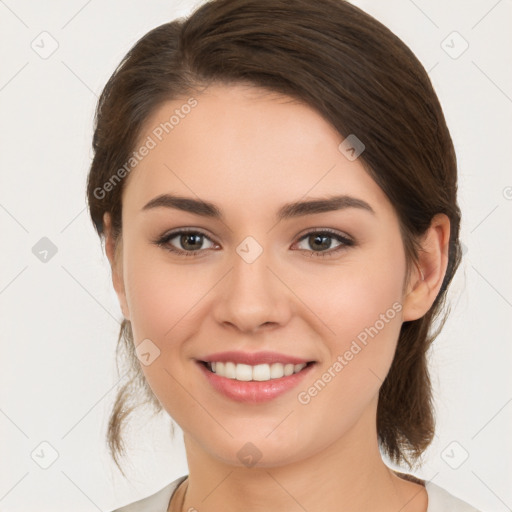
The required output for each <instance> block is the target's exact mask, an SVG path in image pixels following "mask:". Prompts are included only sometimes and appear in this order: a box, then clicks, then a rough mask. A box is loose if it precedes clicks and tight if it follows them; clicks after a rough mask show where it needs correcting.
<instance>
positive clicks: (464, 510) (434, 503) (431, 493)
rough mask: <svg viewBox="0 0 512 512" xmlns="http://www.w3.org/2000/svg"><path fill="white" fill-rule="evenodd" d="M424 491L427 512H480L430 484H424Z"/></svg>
mask: <svg viewBox="0 0 512 512" xmlns="http://www.w3.org/2000/svg"><path fill="white" fill-rule="evenodd" d="M425 489H426V490H427V494H428V508H427V512H480V511H479V510H477V509H476V508H474V507H472V506H471V505H470V504H469V503H466V502H465V501H462V500H461V499H459V498H457V497H456V496H454V495H453V494H450V493H449V492H448V491H447V490H445V489H443V488H442V487H439V486H438V485H436V484H434V483H432V482H425Z"/></svg>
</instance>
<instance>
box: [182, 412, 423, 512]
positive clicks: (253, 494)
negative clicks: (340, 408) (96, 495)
mask: <svg viewBox="0 0 512 512" xmlns="http://www.w3.org/2000/svg"><path fill="white" fill-rule="evenodd" d="M375 413H376V411H375V410H371V411H368V413H366V414H365V415H364V416H363V417H361V418H360V420H359V422H358V423H357V424H356V425H354V426H353V428H352V429H351V430H350V431H349V432H347V433H346V434H345V435H344V436H342V437H341V438H339V439H338V440H337V441H336V442H335V443H333V444H331V445H330V446H328V447H326V448H325V449H323V450H322V451H321V452H317V453H315V454H313V455H311V456H309V457H306V458H303V459H301V460H300V461H298V462H294V463H293V464H286V465H281V466H275V465H273V466H269V467H264V466H262V465H260V464H258V465H256V466H254V467H252V468H246V467H240V466H236V465H229V464H226V463H224V462H223V461H220V460H219V459H218V458H214V457H212V456H211V455H210V454H209V453H207V452H205V451H204V449H203V448H202V447H201V446H200V445H198V444H197V443H196V442H195V440H194V439H192V438H190V437H189V436H187V435H186V434H185V436H184V440H185V448H186V452H187V461H188V466H189V477H188V486H187V488H186V493H185V498H184V502H183V507H182V510H187V511H188V510H201V511H205V512H221V511H222V512H235V511H236V512H238V511H240V510H246V511H248V512H273V511H276V512H277V511H282V510H300V509H302V510H307V511H308V512H317V511H318V512H320V511H325V510H340V511H348V510H350V511H351V512H363V511H364V512H366V511H368V510H374V511H379V512H381V511H382V512H388V511H389V512H391V511H393V512H396V511H397V510H400V511H401V512H410V511H415V512H420V511H421V512H424V511H425V510H426V508H427V496H426V491H425V489H424V488H423V487H422V486H420V485H418V484H416V483H413V482H408V481H406V480H403V479H401V478H399V477H398V476H396V475H395V474H394V473H393V471H392V470H391V469H389V468H388V466H386V464H384V462H383V460H382V457H381V454H380V451H379V448H378V443H377V432H376V426H375ZM370 440H374V442H370ZM261 462H263V460H262V461H261ZM180 501H181V500H180Z"/></svg>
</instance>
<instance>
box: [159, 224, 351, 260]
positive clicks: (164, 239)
mask: <svg viewBox="0 0 512 512" xmlns="http://www.w3.org/2000/svg"><path fill="white" fill-rule="evenodd" d="M187 233H188V234H195V235H201V236H203V237H204V238H206V239H208V240H209V241H210V242H213V240H211V239H210V237H208V236H207V235H206V234H205V233H203V232H201V231H199V230H196V229H180V230H179V231H173V232H171V233H166V234H164V235H162V236H161V237H159V238H157V239H156V240H154V241H153V243H154V244H155V245H157V246H159V247H162V246H164V245H165V246H166V247H164V248H165V249H166V250H167V251H169V252H172V253H174V254H176V255H178V256H192V257H197V256H198V255H199V253H201V252H203V251H207V250H210V249H198V250H195V251H183V250H181V249H177V248H176V247H173V246H172V245H166V244H168V243H169V242H170V241H171V240H172V239H173V238H176V237H177V236H179V235H183V234H187ZM313 234H316V235H327V236H328V237H329V238H335V239H337V241H338V242H341V245H340V246H338V247H336V248H335V249H327V250H325V251H309V252H310V253H311V256H321V257H328V256H332V255H333V254H335V253H338V252H339V251H341V250H344V249H346V248H347V247H352V246H354V245H355V242H354V241H353V240H352V239H350V238H348V237H347V236H343V235H340V234H339V233H337V232H336V231H333V230H331V229H328V228H326V229H322V230H313V231H309V232H307V233H305V234H304V235H302V236H301V237H300V238H299V240H298V242H300V241H302V240H304V239H305V238H307V237H308V236H310V235H313ZM213 243H215V242H213ZM299 250H301V251H305V250H307V249H299Z"/></svg>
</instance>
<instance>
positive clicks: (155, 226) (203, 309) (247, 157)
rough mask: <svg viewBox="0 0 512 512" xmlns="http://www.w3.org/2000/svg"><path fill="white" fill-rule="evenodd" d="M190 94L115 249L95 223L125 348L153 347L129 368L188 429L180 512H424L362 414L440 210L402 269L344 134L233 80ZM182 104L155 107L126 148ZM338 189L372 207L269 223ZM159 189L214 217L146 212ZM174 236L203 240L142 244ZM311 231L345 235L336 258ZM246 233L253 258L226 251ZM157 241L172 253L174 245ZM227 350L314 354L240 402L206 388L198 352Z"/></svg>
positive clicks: (419, 312)
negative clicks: (152, 353)
mask: <svg viewBox="0 0 512 512" xmlns="http://www.w3.org/2000/svg"><path fill="white" fill-rule="evenodd" d="M194 97H195V98H196V99H197V100H198V105H197V106H196V107H195V108H194V109H193V110H192V111H191V112H190V114H188V115H187V116H186V117H184V119H182V120H180V123H179V125H177V126H176V127H175V128H174V129H173V131H172V132H170V133H169V135H167V136H166V137H165V138H164V139H163V140H162V141H161V142H160V143H159V144H158V145H157V146H156V147H155V148H154V149H152V150H151V151H150V153H149V154H148V155H147V156H146V157H145V158H144V159H143V160H142V161H141V162H140V163H139V164H138V165H137V167H136V168H135V169H134V170H132V171H131V173H130V175H129V176H128V179H127V182H126V183H125V188H124V191H123V198H122V200H123V210H122V222H123V232H122V240H120V241H119V243H118V244H117V247H116V246H115V244H114V240H113V238H112V235H111V233H110V217H109V215H108V214H105V217H104V220H105V226H106V251H107V255H108V258H109V261H110V263H111V265H112V278H113V284H114V287H115V290H116V292H117V294H118V297H119V301H120V305H121V308H122V311H123V314H124V316H125V318H127V319H128V320H130V322H131V324H132V329H133V333H134V341H135V344H136V345H138V344H139V343H141V342H142V340H144V339H150V340H151V341H152V342H153V343H154V344H155V345H156V346H157V347H158V348H159V350H160V355H159V357H157V358H156V359H155V360H154V361H153V362H152V363H151V364H150V365H148V366H145V365H141V367H142V370H143V372H144V374H145V377H146V378H147V380H148V383H149V385H150V386H151V388H152V390H153V392H154V393H155V395H156V397H157V398H158V400H159V401H160V402H161V404H162V406H163V407H164V408H165V410H166V411H167V412H168V413H169V415H170V416H171V417H172V418H173V419H174V420H175V421H176V422H177V423H178V424H179V425H180V427H181V428H182V430H183V432H184V442H185V447H186V453H187V460H188V465H189V478H188V486H187V485H183V486H181V487H180V489H179V493H180V494H182V495H183V494H184V505H183V508H182V510H189V509H190V508H191V507H194V508H195V509H196V510H200V511H208V512H216V511H223V512H231V511H239V510H250V511H251V512H257V511H258V512H259V511H261V512H263V511H265V512H269V511H283V510H284V511H288V510H289V511H295V510H304V509H305V510H307V511H308V512H316V511H325V510H350V511H351V512H357V511H368V510H375V511H382V512H386V511H390V512H391V511H393V512H397V511H398V510H400V511H401V512H412V511H414V512H424V511H426V509H427V494H426V491H425V489H424V487H422V486H420V485H418V484H416V483H412V482H408V481H406V480H404V479H402V478H399V477H398V476H396V475H395V474H394V473H393V472H392V471H391V470H390V469H389V468H388V467H387V466H386V464H385V463H384V462H383V460H382V457H381V455H380V453H379V449H378V444H377V432H376V412H377V400H378V392H379V388H380V386H381V384H382V382H383V380H384V378H385V376H386V374H387V372H388V371H389V368H390V365H391V362H392V360H393V356H394V351H395V347H396V343H397V339H398V334H399V331H400V326H401V324H402V322H404V321H407V320H414V319H417V318H420V317H421V316H423V315H424V314H425V313H426V312H427V311H428V309H429V308H430V307H431V305H432V303H433V301H434V299H435V297H436V296H437V293H438V291H439V288H440V286H441V284H442V280H443V277H444V274H445V272H446V266H447V261H448V240H449V231H450V228H449V220H448V218H447V217H446V216H445V215H442V214H439V215H437V216H436V217H434V219H433V221H432V225H431V227H430V229H429V230H428V231H427V233H426V235H425V237H424V238H423V239H422V246H423V249H424V250H423V251H422V252H421V253H420V259H419V262H418V267H416V266H413V267H412V270H411V272H410V275H409V276H407V275H406V260H405V252H404V247H403V243H402V239H401V236H400V230H399V222H398V218H397V216H396V213H395V211H394V209H393V207H392V205H391V204H390V202H389V200H388V199H387V197H386V196H385V194H384V193H383V192H382V190H381V189H380V188H379V187H378V185H377V184H376V183H375V182H374V181H373V180H372V179H371V178H370V176H369V175H368V174H367V172H366V171H365V170H364V168H363V165H362V163H361V161H360V160H359V159H356V160H354V161H350V160H348V159H347V158H346V157H345V156H344V155H343V154H342V153H341V152H340V151H339V150H338V145H339V144H340V142H341V141H342V140H343V137H341V136H340V135H339V133H338V132H337V131H336V130H335V129H334V128H333V127H332V126H331V125H330V124H329V123H327V122H326V121H325V120H324V119H323V118H322V117H321V116H320V115H319V114H318V113H317V112H316V111H315V110H313V109H312V108H311V107H309V106H307V105H304V104H302V103H300V102H297V101H295V100H292V99H291V98H288V97H285V96H281V95H279V94H277V93H269V92H268V91H263V90H261V89H257V88H251V87H248V86H243V85H220V84H219V85H212V86H210V87H209V88H208V89H207V90H206V91H204V92H202V93H201V94H197V95H195V96H194ZM185 101H186V98H185V99H183V98H182V99H179V100H174V101H170V102H167V103H165V104H163V105H161V106H160V107H159V108H158V109H157V110H156V111H155V112H154V113H153V115H152V116H151V117H150V118H149V119H148V120H147V123H146V124H145V127H144V130H143V132H142V133H141V136H140V141H144V140H145V139H146V138H147V136H148V135H151V133H152V130H153V129H154V128H155V127H156V126H158V125H159V123H160V122H164V121H165V120H167V119H169V116H170V115H171V114H172V112H173V111H174V110H175V109H176V108H180V106H181V105H183V104H184V102H185ZM334 192H336V193H343V194H347V195H350V196H353V197H356V198H359V199H362V200H364V201H366V202H367V203H368V204H369V205H371V207H372V209H373V210H374V213H373V214H372V213H370V212H368V211H366V210H363V209H359V208H346V209H343V210H338V211H328V212H323V213H317V214H314V215H308V216H304V217H298V218H292V219H287V220H281V221H280V222H276V220H275V215H276V212H277V210H278V209H279V208H280V207H281V206H282V205H283V204H284V203H288V202H292V201H299V200H306V199H313V198H325V197H327V196H330V195H332V194H333V193H334ZM162 193H173V194H179V195H182V196H185V197H191V198H195V199H197V198H200V199H202V200H206V201H211V202H213V203H215V204H216V205H218V207H219V208H220V209H221V210H222V212H223V215H224V222H222V221H220V220H216V219H210V218H205V217H201V216H198V215H195V214H193V213H189V212H184V211H180V210H177V209H171V208H164V207H161V208H154V209H150V210H147V211H142V208H143V206H144V205H145V204H146V203H147V202H148V201H150V200H151V199H153V198H154V197H155V196H157V195H159V194H162ZM176 228H198V229H199V230H200V231H202V232H203V233H205V234H206V236H207V237H208V238H203V239H202V240H203V241H202V242H201V240H199V242H197V243H196V245H195V246H192V247H193V248H195V247H197V248H199V249H200V251H199V252H201V254H200V255H199V256H196V257H191V256H180V255H176V254H173V253H172V252H170V251H169V250H168V248H166V247H165V246H158V245H156V244H155V243H153V241H154V240H155V239H157V238H158V237H159V236H160V235H162V234H164V233H166V232H169V231H170V230H171V229H176ZM325 228H330V229H332V230H335V231H336V232H337V233H339V234H341V235H345V236H347V235H348V236H349V237H351V238H352V239H353V240H354V241H355V244H354V245H353V246H345V247H343V249H342V250H340V251H337V252H333V251H334V250H335V249H336V248H338V247H339V246H340V245H341V244H340V242H339V241H338V240H337V239H336V238H335V237H333V238H331V239H328V240H327V243H328V242H329V240H330V241H331V246H330V248H329V249H327V250H328V251H331V255H330V256H326V257H321V256H318V255H314V254H313V255H312V253H314V252H316V253H319V252H321V248H319V247H318V246H317V245H314V242H313V245H311V243H308V237H304V235H305V234H306V233H307V232H309V231H313V232H315V230H316V232H318V230H320V229H325ZM247 236H252V237H253V238H254V239H255V240H256V241H257V242H258V243H259V245H260V246H261V247H262V249H263V252H262V254H261V255H260V256H259V258H257V259H256V260H255V261H254V262H253V263H250V264H249V263H247V262H246V261H244V259H242V258H241V257H240V256H239V255H238V253H237V252H236V248H237V246H238V245H239V244H240V243H241V242H242V240H244V239H245V238H246V237H247ZM169 246H174V247H175V248H178V249H181V250H186V248H184V246H183V245H181V244H180V237H176V238H174V239H173V240H172V242H171V241H170V242H168V243H167V247H169ZM188 250H189V251H190V249H188ZM420 269H421V272H422V274H423V276H422V275H421V273H420ZM422 277H423V279H422ZM394 303H399V304H400V305H401V311H399V312H398V313H397V314H396V316H395V317H394V318H393V319H391V320H389V321H388V322H387V323H386V324H385V327H384V328H382V329H381V330H380V331H379V332H378V335H376V336H375V337H374V338H373V339H371V340H370V341H369V342H368V344H367V345H366V346H365V347H364V349H363V350H361V351H360V352H359V353H358V354H357V356H355V357H354V358H353V359H352V360H351V361H350V362H349V363H348V364H347V365H346V366H345V367H344V368H343V370H342V371H341V372H339V373H338V374H337V375H336V377H335V378H333V379H332V380H331V381H330V382H329V383H328V385H326V386H325V388H324V389H323V390H322V391H321V392H320V393H318V395H317V396H315V397H314V398H312V399H311V401H310V402H309V403H308V404H301V403H299V402H298V400H297V393H298V392H299V391H303V390H307V389H308V387H309V386H311V385H312V384H313V383H314V382H315V381H316V380H317V379H318V378H320V376H321V375H322V374H323V373H324V372H325V371H327V369H328V368H329V367H331V366H332V365H333V363H334V362H335V361H336V358H337V356H338V355H340V354H344V353H345V352H346V351H347V350H348V349H349V347H350V345H351V343H352V341H353V340H354V339H356V337H357V335H358V334H359V333H361V332H362V331H363V330H364V328H365V327H368V326H371V325H374V324H375V322H376V321H377V320H378V319H379V315H381V314H383V313H385V312H386V311H387V310H388V309H389V308H391V307H392V305H393V304H394ZM224 350H241V351H247V352H254V351H259V350H272V351H277V352H281V353H285V354H292V355H296V356H299V357H304V358H306V359H307V360H315V361H317V364H316V366H315V367H314V368H313V372H312V373H311V374H310V375H309V376H308V377H307V378H306V380H305V381H304V383H303V384H299V386H298V388H294V389H292V390H291V391H288V392H286V393H285V394H283V395H280V396H279V397H277V398H275V399H273V400H271V401H269V402H266V403H263V404H257V405H254V404H243V403H239V402H235V401H232V400H230V399H228V398H226V397H224V396H223V395H220V394H219V393H217V392H216V391H215V390H213V389H212V388H211V386H210V385H209V384H208V382H207V381H206V379H205V378H204V376H203V375H202V373H201V372H200V371H199V369H198V368H197V364H196V363H195V361H194V358H198V357H200V356H205V355H207V354H210V353H213V352H217V351H224ZM249 441H250V442H251V443H253V444H254V445H255V446H256V447H257V448H258V450H259V451H260V452H261V454H262V457H261V459H260V460H259V461H258V463H257V464H256V465H255V466H254V467H251V468H248V467H245V466H244V465H243V464H242V463H241V461H240V460H239V459H238V457H237V452H238V451H239V450H240V449H241V448H242V446H244V445H245V444H246V443H247V442H249ZM333 475H336V476H335V477H333ZM185 490H186V492H185ZM175 503H176V501H174V500H173V504H172V505H173V506H175V505H174V504H175ZM301 507H302V508H301Z"/></svg>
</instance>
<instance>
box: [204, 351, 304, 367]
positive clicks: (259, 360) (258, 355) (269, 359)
mask: <svg viewBox="0 0 512 512" xmlns="http://www.w3.org/2000/svg"><path fill="white" fill-rule="evenodd" d="M198 359H199V360H200V361H203V362H207V363H211V362H217V361H219V362H223V363H225V362H228V361H231V362H233V363H241V364H249V365H251V366H254V365H257V364H272V363H282V364H290V363H291V364H302V363H309V362H311V361H312V360H311V359H303V358H301V357H295V356H289V355H287V354H279V353H278V352H269V351H264V352H238V351H234V350H231V351H227V352H215V354H210V355H208V356H205V357H202V358H198Z"/></svg>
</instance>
